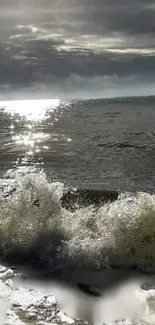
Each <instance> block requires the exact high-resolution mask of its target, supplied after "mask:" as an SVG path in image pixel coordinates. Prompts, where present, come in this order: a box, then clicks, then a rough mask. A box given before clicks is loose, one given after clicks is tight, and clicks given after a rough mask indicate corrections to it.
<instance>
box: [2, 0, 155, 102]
mask: <svg viewBox="0 0 155 325" xmlns="http://www.w3.org/2000/svg"><path fill="white" fill-rule="evenodd" d="M154 89H155V1H151V0H130V1H128V0H109V1H108V0H33V2H32V0H14V1H13V0H1V1H0V100H3V99H24V98H25V99H28V98H39V97H40V98H60V97H69V98H72V97H98V96H99V97H109V96H110V97H111V96H122V95H127V96H128V95H150V94H155V90H154Z"/></svg>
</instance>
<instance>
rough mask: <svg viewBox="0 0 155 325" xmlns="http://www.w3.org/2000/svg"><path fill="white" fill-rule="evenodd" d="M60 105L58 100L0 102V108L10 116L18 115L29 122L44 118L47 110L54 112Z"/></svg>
mask: <svg viewBox="0 0 155 325" xmlns="http://www.w3.org/2000/svg"><path fill="white" fill-rule="evenodd" d="M59 105H60V99H38V100H36V99H33V100H13V101H3V102H0V106H1V107H4V108H5V111H6V112H8V113H10V114H11V115H14V114H19V116H21V117H25V118H26V119H27V120H30V121H39V120H43V119H45V118H46V115H47V112H48V110H50V111H52V110H53V111H54V110H55V109H56V108H57V107H58V106H59Z"/></svg>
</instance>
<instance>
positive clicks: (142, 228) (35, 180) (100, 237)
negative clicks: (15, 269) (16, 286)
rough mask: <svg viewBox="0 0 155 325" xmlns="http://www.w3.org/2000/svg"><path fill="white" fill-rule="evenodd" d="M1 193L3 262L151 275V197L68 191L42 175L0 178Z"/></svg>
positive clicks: (154, 255)
mask: <svg viewBox="0 0 155 325" xmlns="http://www.w3.org/2000/svg"><path fill="white" fill-rule="evenodd" d="M2 184H3V186H2ZM1 189H2V192H1V199H0V254H1V258H2V259H3V260H6V261H11V263H27V264H31V263H33V264H34V265H36V264H37V263H39V265H43V266H44V265H46V266H47V265H50V267H52V268H53V269H54V268H58V267H60V266H61V265H63V266H64V265H67V266H68V265H71V266H75V264H76V265H78V266H79V265H82V266H84V265H85V266H87V267H105V266H106V267H110V266H116V267H119V266H123V267H129V268H130V267H132V268H133V267H135V268H140V269H141V270H146V271H148V272H150V271H153V272H154V267H155V263H154V260H155V250H154V247H155V195H154V194H149V193H135V194H134V195H133V194H130V193H122V194H118V193H117V192H108V191H103V192H102V191H100V192H97V191H91V190H88V191H86V190H77V191H76V190H72V191H69V190H68V189H65V188H64V184H63V183H59V182H57V183H50V182H48V180H47V177H46V175H45V174H44V173H43V172H40V173H30V174H28V175H26V176H23V177H21V176H20V177H19V178H17V179H15V180H3V182H1ZM110 193H111V195H110Z"/></svg>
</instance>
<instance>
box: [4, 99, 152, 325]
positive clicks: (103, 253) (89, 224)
mask: <svg viewBox="0 0 155 325" xmlns="http://www.w3.org/2000/svg"><path fill="white" fill-rule="evenodd" d="M154 127H155V97H140V98H138V97H137V98H132V97H131V98H121V99H119V98H116V99H94V100H92V99H91V100H75V101H69V100H68V102H63V101H61V100H59V99H51V100H50V99H49V100H29V101H11V102H7V101H6V102H0V179H1V180H0V191H1V192H0V235H1V236H0V255H1V257H2V258H1V260H2V263H9V265H11V266H16V267H17V266H18V267H21V266H22V267H23V266H24V267H25V268H27V269H29V271H30V269H31V271H32V269H33V270H35V271H36V272H38V273H39V276H41V277H43V278H44V281H45V278H47V277H48V278H50V277H55V279H58V278H59V279H60V278H61V281H62V282H65V283H66V282H67V281H68V279H67V278H66V277H64V274H66V273H67V272H69V271H68V270H71V271H70V272H73V270H77V269H89V270H90V269H91V270H94V271H95V272H97V270H99V269H101V268H104V269H109V268H110V270H111V269H112V270H117V269H124V268H125V269H127V270H132V271H133V270H136V272H137V270H138V272H147V273H151V274H154V272H155V250H154V247H155V191H154V188H155V186H154V182H155V129H154ZM71 189H72V192H70V191H71ZM76 189H78V191H79V190H80V192H78V191H76ZM106 191H109V192H108V193H107V192H106ZM112 191H113V192H112ZM66 193H69V195H68V194H67V195H68V197H67V199H66V197H65V199H64V201H63V202H64V204H62V198H63V197H64V195H65V194H66ZM76 193H77V194H76ZM79 193H80V194H79ZM115 194H116V195H115ZM77 197H78V199H77ZM86 197H87V199H86ZM96 200H97V201H96ZM65 202H67V204H65ZM94 202H95V205H94ZM38 273H37V274H38ZM69 274H70V275H71V274H72V273H69ZM134 276H135V275H134ZM71 277H72V278H74V276H71ZM103 277H104V275H103ZM125 277H126V278H128V275H127V276H125ZM86 278H87V276H86ZM86 278H85V279H84V277H82V279H81V278H79V279H81V280H78V281H81V282H83V281H84V282H85V281H86ZM92 278H94V279H96V280H95V281H94V282H93V283H92V280H91V281H90V284H91V285H94V286H95V285H96V286H97V285H99V284H98V283H97V278H98V276H97V277H95V276H94V273H93V277H92ZM112 279H115V276H113V275H112V276H111V277H110V282H109V283H110V284H109V285H110V287H111V286H112V287H113V286H115V284H116V283H117V282H120V281H122V279H124V276H123V275H122V273H121V276H119V277H118V280H114V283H113V280H112ZM106 281H107V280H106ZM101 282H102V281H100V283H101ZM88 284H89V283H88ZM108 288H109V287H108ZM104 289H105V288H104ZM106 290H107V288H106ZM123 290H124V289H123ZM126 291H128V290H127V289H126ZM115 296H117V295H115ZM120 296H121V294H120ZM123 297H124V291H123ZM152 297H155V294H154V290H153V293H152ZM80 299H81V298H80ZM82 299H83V298H82ZM151 299H154V298H151ZM107 301H108V300H106V303H105V306H106V304H108V302H107ZM113 303H114V304H115V302H111V305H108V306H109V307H107V308H109V309H108V310H109V311H110V310H111V308H112V307H111V306H113ZM91 304H92V302H91ZM120 305H121V302H120ZM89 308H90V305H89ZM105 308H106V307H105ZM153 313H154V311H153ZM71 314H72V316H74V315H75V314H76V313H74V312H72V313H71ZM80 315H81V318H82V313H81V314H80ZM75 316H76V315H75ZM119 316H120V314H119ZM124 316H125V315H124V314H123V313H122V317H124ZM106 319H109V318H108V316H107V318H106ZM88 320H89V317H88ZM116 320H117V319H116ZM134 324H135V323H134ZM136 324H151V321H150V322H143V323H136ZM152 324H153V323H152Z"/></svg>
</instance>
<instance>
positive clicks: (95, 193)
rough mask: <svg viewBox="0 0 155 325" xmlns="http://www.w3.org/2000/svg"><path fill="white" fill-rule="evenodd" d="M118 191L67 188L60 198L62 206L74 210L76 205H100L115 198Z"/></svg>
mask: <svg viewBox="0 0 155 325" xmlns="http://www.w3.org/2000/svg"><path fill="white" fill-rule="evenodd" d="M118 196H119V193H118V192H117V191H106V190H89V189H87V190H83V189H76V190H68V191H67V192H66V193H64V194H63V196H62V198H61V205H62V207H63V208H66V209H68V210H71V211H74V210H76V209H77V207H78V206H79V207H88V206H89V205H95V206H100V205H102V204H104V203H107V202H109V201H110V202H113V201H115V200H117V198H118Z"/></svg>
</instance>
